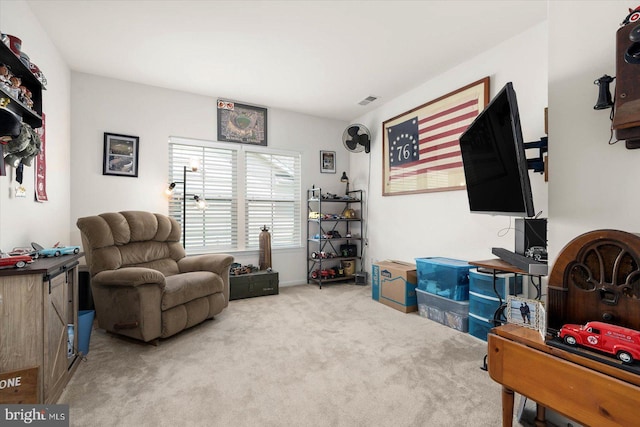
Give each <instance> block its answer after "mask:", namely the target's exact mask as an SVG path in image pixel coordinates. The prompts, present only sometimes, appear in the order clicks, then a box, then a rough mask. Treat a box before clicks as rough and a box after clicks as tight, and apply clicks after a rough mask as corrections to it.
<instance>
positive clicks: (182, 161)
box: [169, 144, 238, 252]
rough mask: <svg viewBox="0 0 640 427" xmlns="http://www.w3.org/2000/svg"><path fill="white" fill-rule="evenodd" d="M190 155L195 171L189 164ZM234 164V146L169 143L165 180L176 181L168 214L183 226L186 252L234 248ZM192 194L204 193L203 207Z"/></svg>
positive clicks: (235, 185)
mask: <svg viewBox="0 0 640 427" xmlns="http://www.w3.org/2000/svg"><path fill="white" fill-rule="evenodd" d="M194 159H195V160H197V162H198V163H199V167H198V170H197V171H192V170H191V167H190V166H189V165H190V164H191V162H192V161H193V160H194ZM236 164H237V152H236V151H235V150H228V149H221V148H215V147H203V146H197V145H185V144H169V180H170V182H175V183H176V186H175V189H174V195H173V197H172V198H171V199H170V201H169V215H170V216H172V217H174V218H175V219H176V220H177V221H178V222H179V223H180V224H181V225H182V226H183V227H184V230H185V238H186V241H185V242H183V245H184V247H185V249H186V250H187V252H199V251H204V250H208V251H218V250H231V249H236V248H237V246H238V233H237V230H238V223H237V221H238V215H237V212H238V210H237V200H236V196H235V195H236V194H237V192H238V191H237V186H238V180H237V168H236V167H235V165H236ZM185 166H186V172H185V169H184V168H185ZM185 181H186V182H185ZM196 195H197V196H198V197H204V199H205V200H206V202H207V208H206V209H204V210H200V209H198V208H197V207H196V204H195V200H194V196H196ZM183 202H186V203H183Z"/></svg>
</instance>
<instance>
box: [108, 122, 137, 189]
mask: <svg viewBox="0 0 640 427" xmlns="http://www.w3.org/2000/svg"><path fill="white" fill-rule="evenodd" d="M139 141H140V138H139V137H137V136H130V135H119V134H115V133H107V132H105V133H104V151H103V160H102V175H116V176H130V177H134V178H135V177H137V176H138V145H139V144H138V143H139Z"/></svg>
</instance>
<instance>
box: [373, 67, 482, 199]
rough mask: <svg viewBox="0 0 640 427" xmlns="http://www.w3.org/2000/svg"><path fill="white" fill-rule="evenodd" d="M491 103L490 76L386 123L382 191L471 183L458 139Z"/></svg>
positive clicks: (445, 188) (461, 186) (458, 187)
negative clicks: (467, 179)
mask: <svg viewBox="0 0 640 427" xmlns="http://www.w3.org/2000/svg"><path fill="white" fill-rule="evenodd" d="M488 103H489V77H485V78H483V79H480V80H478V81H475V82H473V83H470V84H468V85H466V86H464V87H462V88H460V89H457V90H455V91H453V92H450V93H448V94H446V95H443V96H441V97H439V98H437V99H434V100H433V101H429V102H427V103H426V104H423V105H420V106H418V107H416V108H414V109H412V110H409V111H407V112H405V113H402V114H400V115H398V116H395V117H392V118H391V119H389V120H386V121H385V122H383V123H382V147H383V153H382V162H383V171H382V179H383V183H382V195H383V196H395V195H400V194H412V193H427V192H433V191H450V190H463V189H465V182H464V169H463V167H462V155H461V153H460V144H459V142H458V139H459V138H460V135H462V133H463V132H464V131H465V130H466V129H467V127H468V126H469V125H470V124H471V122H473V120H474V119H475V117H476V116H477V115H478V114H479V113H480V112H481V111H482V110H483V109H484V107H485V106H486V105H487V104H488Z"/></svg>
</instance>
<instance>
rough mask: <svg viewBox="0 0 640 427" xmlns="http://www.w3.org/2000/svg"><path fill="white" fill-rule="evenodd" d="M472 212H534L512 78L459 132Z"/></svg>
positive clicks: (522, 215)
mask: <svg viewBox="0 0 640 427" xmlns="http://www.w3.org/2000/svg"><path fill="white" fill-rule="evenodd" d="M460 151H461V152H462V163H463V168H464V174H465V180H466V185H467V196H468V198H469V208H470V210H471V212H475V213H486V214H492V215H509V216H520V217H532V216H534V214H535V212H534V208H533V196H532V194H531V183H530V181H529V172H528V166H527V158H526V155H525V147H524V141H523V139H522V129H521V128H520V115H519V112H518V103H517V101H516V93H515V91H514V90H513V85H512V83H511V82H509V83H507V84H506V85H505V86H504V88H502V89H501V90H500V92H498V94H497V95H496V96H495V97H494V98H493V99H492V100H491V102H490V103H489V105H487V106H486V107H485V109H484V110H483V111H482V112H481V113H480V114H479V115H478V117H476V119H475V120H474V121H473V122H472V123H471V125H469V127H468V128H467V130H466V131H465V132H464V133H463V134H462V135H461V136H460Z"/></svg>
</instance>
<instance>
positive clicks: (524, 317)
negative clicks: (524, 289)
mask: <svg viewBox="0 0 640 427" xmlns="http://www.w3.org/2000/svg"><path fill="white" fill-rule="evenodd" d="M544 315H545V314H544V307H543V306H542V302H541V301H538V300H534V299H526V298H521V297H516V296H513V295H509V296H508V297H507V322H508V323H515V324H516V325H520V326H524V327H526V328H530V329H535V330H539V326H540V316H544Z"/></svg>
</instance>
